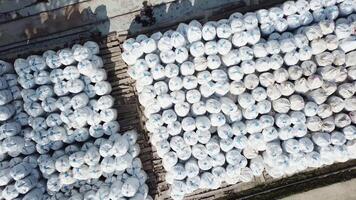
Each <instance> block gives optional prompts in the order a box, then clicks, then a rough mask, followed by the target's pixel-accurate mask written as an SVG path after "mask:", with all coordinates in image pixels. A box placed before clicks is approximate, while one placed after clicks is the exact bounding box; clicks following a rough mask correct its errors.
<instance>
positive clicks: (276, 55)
mask: <svg viewBox="0 0 356 200" xmlns="http://www.w3.org/2000/svg"><path fill="white" fill-rule="evenodd" d="M355 9H356V7H355V2H354V1H353V0H344V1H319V0H311V1H306V0H298V1H286V2H284V3H283V4H282V5H280V6H278V7H273V8H269V9H261V10H258V11H256V12H248V13H245V14H241V13H234V14H232V15H231V16H230V17H229V19H221V20H219V21H209V22H206V23H205V24H201V23H200V22H198V21H196V20H193V21H191V22H190V23H189V24H184V23H181V24H179V26H178V27H177V28H176V29H175V30H169V31H166V32H165V33H161V32H157V33H154V34H152V35H151V36H147V35H138V36H137V37H136V38H130V39H128V40H126V41H125V42H124V43H123V50H124V52H123V53H122V58H123V60H124V61H125V62H126V63H127V64H128V65H129V68H128V74H129V75H130V76H131V77H132V78H133V79H135V80H136V90H137V91H138V99H139V102H140V104H141V105H142V106H143V107H144V114H145V116H146V117H147V121H146V123H145V125H146V128H147V130H148V131H149V132H150V139H151V143H152V144H153V145H154V146H155V147H156V149H157V153H158V155H159V156H160V157H161V158H162V163H163V166H164V168H165V170H166V171H167V174H166V181H167V182H168V183H169V184H171V197H172V198H173V199H183V198H184V195H185V194H187V193H191V192H193V191H195V190H197V189H216V188H219V187H220V185H221V184H222V183H228V184H235V183H237V182H249V181H252V180H253V179H254V176H261V174H262V173H263V172H264V171H266V172H267V174H269V175H270V176H272V177H274V178H278V177H282V176H285V175H290V174H293V173H296V172H299V171H302V170H304V169H306V168H308V167H314V168H317V167H321V166H323V165H329V164H332V163H334V162H344V161H347V160H349V159H353V158H355V147H356V145H355V143H356V126H355V123H356V118H355V116H356V96H355V92H356V90H355V88H356V82H355V80H356V79H355V78H356V74H355V72H356V60H355V56H356V35H355V34H356V33H355V30H356V29H355V28H356V23H355V19H356V15H355V14H353V13H355Z"/></svg>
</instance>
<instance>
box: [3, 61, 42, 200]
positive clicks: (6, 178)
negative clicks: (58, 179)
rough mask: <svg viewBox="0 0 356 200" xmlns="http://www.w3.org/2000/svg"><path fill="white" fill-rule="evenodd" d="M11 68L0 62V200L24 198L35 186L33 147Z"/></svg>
mask: <svg viewBox="0 0 356 200" xmlns="http://www.w3.org/2000/svg"><path fill="white" fill-rule="evenodd" d="M17 78H18V77H17V75H16V73H15V72H14V67H13V65H12V64H10V63H8V62H5V61H0V107H1V108H0V199H15V198H18V197H22V196H24V195H28V194H29V193H31V191H33V190H34V188H36V187H42V186H43V185H42V186H41V184H40V183H39V181H40V179H41V176H40V173H39V171H38V169H37V168H36V159H37V158H36V146H35V145H36V143H35V142H33V141H32V140H31V139H28V138H26V137H25V135H26V134H27V133H29V132H30V130H31V129H30V128H29V127H28V114H27V113H26V112H25V111H24V108H23V101H22V97H21V88H20V86H19V85H18V82H17Z"/></svg>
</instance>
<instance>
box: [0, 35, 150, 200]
mask: <svg viewBox="0 0 356 200" xmlns="http://www.w3.org/2000/svg"><path fill="white" fill-rule="evenodd" d="M99 49H100V48H99V45H98V44H97V43H95V42H92V41H88V42H86V43H84V44H83V45H80V44H76V45H74V46H73V47H72V48H65V49H61V50H59V51H57V52H55V51H53V50H48V51H46V52H44V53H43V55H31V56H28V57H27V58H26V59H23V58H18V59H16V60H15V62H14V67H13V68H11V69H14V71H15V72H16V73H17V75H16V76H15V77H14V78H13V80H12V79H9V81H7V79H5V78H6V77H4V81H2V80H3V79H2V77H0V83H1V85H0V86H1V89H2V90H0V104H1V105H0V106H3V107H4V108H2V109H0V111H2V113H1V116H2V119H0V120H1V121H5V122H6V124H4V125H2V126H1V127H0V130H1V140H2V141H1V146H0V147H1V148H0V149H1V154H9V155H10V156H12V157H15V156H17V155H19V154H20V153H22V154H24V155H29V156H32V157H31V162H33V165H29V164H26V163H25V162H22V161H21V160H19V161H18V164H19V166H18V167H17V168H16V169H18V170H15V171H14V176H13V177H12V175H11V177H9V178H6V179H5V178H4V181H3V183H2V186H0V187H1V188H0V189H1V191H2V192H0V193H1V194H2V197H3V198H5V199H14V198H23V199H42V198H44V199H69V198H73V199H93V198H94V199H126V198H130V199H140V200H141V199H142V200H144V199H151V197H150V196H149V195H148V186H147V185H146V183H145V181H146V179H147V175H146V173H145V172H144V171H143V170H142V163H141V161H140V159H139V158H138V155H139V153H140V147H139V145H138V144H137V143H136V141H137V133H136V131H127V132H125V133H121V132H120V124H119V123H118V122H117V110H116V109H115V108H114V107H113V105H114V97H113V96H111V95H110V94H111V91H112V87H111V84H110V83H109V82H108V81H107V74H106V71H105V69H104V68H103V60H102V59H101V58H100V57H99V56H98V54H99ZM5 64H7V63H4V64H3V65H1V66H3V67H2V68H1V69H0V70H2V71H4V73H8V71H6V70H7V68H6V67H12V66H11V65H9V64H7V65H5ZM10 72H11V71H10ZM17 76H18V77H17ZM10 78H11V77H10ZM6 81H7V82H6ZM11 81H13V82H14V83H15V84H16V83H19V85H20V86H21V89H19V90H15V89H11V90H10V89H7V88H10V86H11V87H12V86H13V85H12V84H10V82H11ZM12 91H14V92H17V91H18V93H16V94H12V93H11V92H12ZM11 94H12V95H11ZM13 99H14V100H15V99H22V100H23V102H21V103H16V104H14V105H12V104H10V103H11V102H12V101H13ZM6 106H7V107H6ZM10 106H12V107H10ZM10 111H11V112H10ZM1 116H0V117H1ZM11 117H13V118H14V119H15V120H12V121H9V119H10V118H11ZM18 121H19V122H18ZM25 125H28V126H29V127H27V128H23V127H22V126H25ZM27 141H28V142H27ZM10 150H11V151H10ZM24 151H26V153H27V154H25V153H23V152H24ZM29 151H31V152H29ZM3 152H4V153H3ZM16 158H19V159H20V157H15V158H14V159H16ZM21 158H22V157H21ZM23 159H25V158H23ZM7 162H8V160H4V163H3V165H4V166H8V165H6V163H7ZM16 164H17V163H16ZM20 164H21V165H20ZM11 167H12V166H11ZM15 167H16V166H15ZM12 168H13V167H12ZM14 180H15V181H17V182H19V181H20V182H19V183H18V185H21V186H17V185H16V183H14Z"/></svg>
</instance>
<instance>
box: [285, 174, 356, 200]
mask: <svg viewBox="0 0 356 200" xmlns="http://www.w3.org/2000/svg"><path fill="white" fill-rule="evenodd" d="M319 199H320V200H355V199H356V179H352V180H350V181H346V182H341V183H336V184H332V185H330V186H326V187H322V188H317V189H314V190H310V191H308V192H303V193H300V194H295V195H292V196H289V197H285V198H283V199H281V200H319Z"/></svg>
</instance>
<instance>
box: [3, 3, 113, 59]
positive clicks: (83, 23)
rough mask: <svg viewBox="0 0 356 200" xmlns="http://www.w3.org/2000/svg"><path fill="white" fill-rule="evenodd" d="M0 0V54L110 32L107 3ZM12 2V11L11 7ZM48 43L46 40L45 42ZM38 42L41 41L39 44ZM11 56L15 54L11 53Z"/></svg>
mask: <svg viewBox="0 0 356 200" xmlns="http://www.w3.org/2000/svg"><path fill="white" fill-rule="evenodd" d="M3 1H4V2H3V3H2V1H0V7H1V6H2V5H3V6H4V7H3V8H0V56H2V59H4V57H3V55H4V56H5V58H6V57H9V55H10V54H11V53H14V54H16V53H17V54H18V53H20V54H21V53H23V54H28V53H36V52H40V51H43V50H44V49H55V48H63V47H67V46H69V45H71V44H73V43H75V42H78V41H84V40H85V39H92V38H94V39H98V38H100V37H101V36H106V35H108V34H109V30H110V20H109V17H108V16H107V8H106V5H98V6H96V7H87V8H83V7H81V3H80V2H79V0H68V1H66V2H62V1H50V2H49V1H48V0H37V1H36V2H35V3H32V4H29V5H27V4H26V3H29V2H33V1H27V0H25V1H18V0H14V1H5V0H3ZM10 6H12V8H11V11H9V9H10V8H9V7H10ZM45 42H46V43H47V44H43V43H45ZM38 44H39V45H38ZM37 46H38V48H37ZM11 56H12V54H11Z"/></svg>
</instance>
